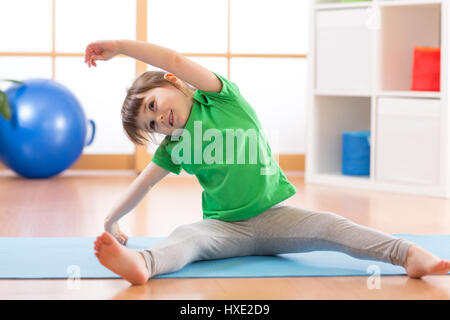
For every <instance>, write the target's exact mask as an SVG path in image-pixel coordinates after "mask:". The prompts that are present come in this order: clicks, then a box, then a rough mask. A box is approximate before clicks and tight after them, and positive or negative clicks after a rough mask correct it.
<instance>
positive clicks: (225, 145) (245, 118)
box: [152, 74, 297, 221]
mask: <svg viewBox="0 0 450 320" xmlns="http://www.w3.org/2000/svg"><path fill="white" fill-rule="evenodd" d="M216 76H217V77H218V78H219V79H220V80H221V81H222V90H221V92H219V93H214V92H205V91H201V90H196V91H195V93H194V103H193V106H192V110H191V113H190V115H189V118H188V120H187V123H186V125H185V128H184V129H180V131H179V132H178V134H177V133H175V134H172V136H166V137H165V138H164V140H163V142H162V143H161V145H160V146H159V147H158V149H157V150H156V152H155V154H154V155H153V158H152V161H153V162H154V163H156V164H157V165H159V166H160V167H162V168H164V169H166V170H168V171H171V172H173V173H175V174H179V173H180V171H181V169H184V170H185V171H186V172H187V173H189V174H194V175H195V176H196V177H197V179H198V181H199V183H200V185H201V186H202V187H203V189H204V190H203V193H202V208H203V218H204V219H219V220H224V221H238V220H244V219H249V218H252V217H254V216H256V215H258V214H260V213H262V212H264V211H265V210H267V209H268V208H270V207H272V206H274V205H275V204H277V203H279V202H281V201H283V200H285V199H287V198H289V197H291V196H292V195H293V194H295V193H296V192H297V190H296V188H295V187H294V186H293V185H292V184H291V183H290V182H289V181H288V180H287V178H286V176H285V175H284V174H283V172H282V171H281V169H280V167H279V166H278V164H277V162H276V161H275V159H274V158H273V155H272V151H271V149H270V146H269V144H268V142H267V139H266V137H265V136H264V133H263V130H262V128H261V124H260V122H259V119H258V117H257V115H256V113H255V111H254V110H253V108H252V107H251V106H250V104H249V103H248V102H247V101H246V100H245V99H244V98H243V97H242V95H241V94H240V92H239V89H238V87H237V86H236V85H235V84H234V83H233V82H231V81H228V80H227V79H226V78H224V77H222V76H220V75H218V74H216Z"/></svg>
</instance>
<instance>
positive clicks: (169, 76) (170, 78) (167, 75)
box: [164, 72, 178, 83]
mask: <svg viewBox="0 0 450 320" xmlns="http://www.w3.org/2000/svg"><path fill="white" fill-rule="evenodd" d="M164 79H166V80H167V81H170V82H173V83H177V80H178V78H177V77H176V76H175V75H174V74H172V73H168V72H167V73H165V74H164Z"/></svg>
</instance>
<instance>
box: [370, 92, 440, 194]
mask: <svg viewBox="0 0 450 320" xmlns="http://www.w3.org/2000/svg"><path fill="white" fill-rule="evenodd" d="M440 107H441V102H440V100H436V99H412V98H379V99H378V106H377V130H376V150H377V153H376V159H375V167H376V169H375V172H376V180H377V181H383V182H397V183H412V184H421V185H436V184H438V183H439V172H440V166H439V165H440V161H439V159H440V151H439V150H440V140H441V136H440Z"/></svg>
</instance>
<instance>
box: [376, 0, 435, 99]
mask: <svg viewBox="0 0 450 320" xmlns="http://www.w3.org/2000/svg"><path fill="white" fill-rule="evenodd" d="M396 2H398V1H396ZM440 21H441V5H440V4H439V3H437V4H436V3H431V4H420V3H419V4H416V5H410V6H407V5H399V6H394V5H389V6H381V32H380V68H381V72H380V80H379V81H380V83H379V87H380V89H381V91H410V89H411V81H412V67H413V54H414V47H415V46H419V47H440V46H441V42H440V38H441V30H440Z"/></svg>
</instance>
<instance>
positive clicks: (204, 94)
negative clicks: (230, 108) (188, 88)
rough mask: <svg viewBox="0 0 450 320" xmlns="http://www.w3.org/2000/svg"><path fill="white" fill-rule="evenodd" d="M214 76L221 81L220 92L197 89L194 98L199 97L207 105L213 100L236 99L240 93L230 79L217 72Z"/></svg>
mask: <svg viewBox="0 0 450 320" xmlns="http://www.w3.org/2000/svg"><path fill="white" fill-rule="evenodd" d="M214 74H215V75H216V77H217V78H218V79H219V80H220V82H222V90H220V92H208V91H202V90H197V91H196V92H195V98H196V99H197V100H198V99H200V100H201V101H202V103H204V104H206V105H208V104H210V102H211V101H214V100H222V101H230V100H236V99H237V98H238V97H239V96H240V95H241V93H240V91H239V88H238V86H237V85H236V84H235V83H234V82H231V81H230V80H228V79H226V78H225V77H223V76H221V75H220V74H218V73H215V72H214Z"/></svg>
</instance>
